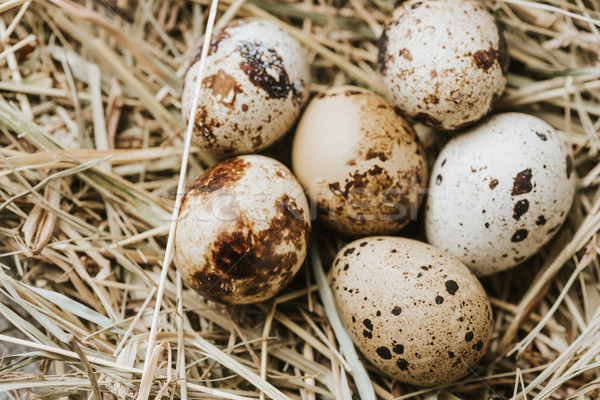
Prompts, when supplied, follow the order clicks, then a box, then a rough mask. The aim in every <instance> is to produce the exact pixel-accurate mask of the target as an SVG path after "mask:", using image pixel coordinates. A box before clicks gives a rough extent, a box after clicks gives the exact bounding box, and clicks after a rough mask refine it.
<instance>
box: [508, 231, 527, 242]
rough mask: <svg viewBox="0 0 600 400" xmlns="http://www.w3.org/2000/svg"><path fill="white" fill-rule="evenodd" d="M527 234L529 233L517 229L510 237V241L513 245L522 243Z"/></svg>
mask: <svg viewBox="0 0 600 400" xmlns="http://www.w3.org/2000/svg"><path fill="white" fill-rule="evenodd" d="M528 233H529V232H527V229H519V230H518V231H516V232H515V233H514V234H513V235H512V237H511V238H510V241H511V242H513V243H518V242H522V241H523V240H525V239H527V234H528Z"/></svg>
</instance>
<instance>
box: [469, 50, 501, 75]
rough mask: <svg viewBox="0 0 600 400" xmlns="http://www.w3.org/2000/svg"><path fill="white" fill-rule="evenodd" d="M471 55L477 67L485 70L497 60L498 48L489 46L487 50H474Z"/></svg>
mask: <svg viewBox="0 0 600 400" xmlns="http://www.w3.org/2000/svg"><path fill="white" fill-rule="evenodd" d="M472 57H473V61H474V62H475V65H476V66H477V68H479V69H482V70H484V71H487V70H488V69H490V68H491V67H492V66H493V65H494V63H495V62H496V60H498V50H496V49H494V48H492V47H490V48H489V49H487V50H479V51H476V52H475V53H473V54H472Z"/></svg>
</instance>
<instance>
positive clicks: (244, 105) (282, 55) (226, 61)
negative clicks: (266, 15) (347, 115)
mask: <svg viewBox="0 0 600 400" xmlns="http://www.w3.org/2000/svg"><path fill="white" fill-rule="evenodd" d="M199 55H200V52H198V55H197V56H196V57H195V58H196V59H195V60H193V61H194V62H192V65H191V67H190V69H189V70H188V73H187V75H186V78H185V84H184V89H183V94H182V99H181V107H182V111H183V115H184V117H185V119H186V121H187V120H189V119H190V118H191V108H192V100H193V96H194V90H195V86H196V80H197V73H198V68H197V65H196V64H195V63H196V62H198V61H199ZM309 84H310V69H309V65H308V62H307V56H306V53H305V51H304V49H303V48H302V47H301V46H300V44H299V43H298V41H297V40H296V39H294V38H293V37H291V36H290V35H289V34H288V33H287V32H286V31H284V30H283V29H282V28H280V27H279V26H277V25H276V24H274V23H272V22H269V21H265V20H261V19H256V18H246V19H238V20H234V21H233V22H230V23H229V24H228V25H226V26H225V27H223V28H221V29H218V30H217V31H215V33H214V34H213V36H212V38H211V42H210V48H209V51H208V58H207V60H206V69H205V74H204V78H203V79H202V88H201V91H200V93H198V108H197V113H196V116H195V125H194V139H193V140H194V143H195V144H196V145H198V146H199V147H201V148H202V149H204V150H205V151H207V152H208V153H211V154H213V155H215V156H217V157H223V156H231V155H236V154H242V153H248V152H253V151H257V150H260V149H263V148H265V147H267V146H269V145H270V144H272V143H273V142H275V141H276V140H277V139H279V138H280V137H282V136H283V135H284V134H285V133H286V132H287V131H288V130H289V129H290V128H291V126H292V124H293V123H294V122H295V120H296V118H297V117H298V115H299V114H300V110H301V108H302V106H303V104H304V103H305V102H306V100H307V99H308V94H309Z"/></svg>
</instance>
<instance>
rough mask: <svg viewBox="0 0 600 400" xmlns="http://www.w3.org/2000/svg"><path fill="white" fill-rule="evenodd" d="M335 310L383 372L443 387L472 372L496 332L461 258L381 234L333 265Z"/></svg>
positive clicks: (351, 246)
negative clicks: (493, 332) (336, 309)
mask: <svg viewBox="0 0 600 400" xmlns="http://www.w3.org/2000/svg"><path fill="white" fill-rule="evenodd" d="M331 286H332V288H333V292H334V296H335V302H336V306H337V308H338V311H339V314H340V317H341V319H342V322H343V323H344V325H345V326H346V328H347V329H348V332H349V333H350V336H351V337H352V340H353V341H354V343H355V344H356V346H357V347H358V349H359V350H360V351H361V352H362V354H363V355H364V356H365V358H366V359H367V360H368V361H370V362H371V363H372V364H373V365H374V366H375V367H377V368H378V369H379V370H380V371H381V372H383V373H384V374H386V375H388V376H390V377H392V378H395V379H398V380H400V381H402V382H406V383H410V384H414V385H419V386H433V385H443V384H446V383H450V382H453V381H456V380H458V379H460V378H461V377H463V376H465V375H467V374H468V373H469V372H471V371H472V370H473V368H474V367H475V366H476V364H477V362H478V361H479V360H480V359H481V357H482V356H483V355H484V354H485V353H486V351H487V348H488V344H489V341H490V338H491V335H492V325H493V324H492V310H491V306H490V302H489V300H488V297H487V295H486V293H485V290H484V289H483V287H482V286H481V284H480V283H479V281H478V280H477V278H476V277H475V275H473V273H472V272H471V271H470V270H469V269H468V268H467V267H466V266H465V265H464V264H462V263H461V262H460V261H459V260H457V259H456V258H454V257H452V256H450V255H448V254H447V253H445V252H443V251H441V250H439V249H437V248H435V247H433V246H430V245H428V244H426V243H422V242H418V241H415V240H411V239H405V238H400V237H389V236H375V237H369V238H364V239H359V240H355V241H354V242H352V243H350V244H348V245H347V246H345V247H344V248H342V249H341V250H340V251H339V253H338V255H337V257H336V258H335V260H334V262H333V268H332V282H331Z"/></svg>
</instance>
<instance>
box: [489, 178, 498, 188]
mask: <svg viewBox="0 0 600 400" xmlns="http://www.w3.org/2000/svg"><path fill="white" fill-rule="evenodd" d="M496 186H498V179H492V180H491V181H490V189H492V190H494V189H495V188H496Z"/></svg>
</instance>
